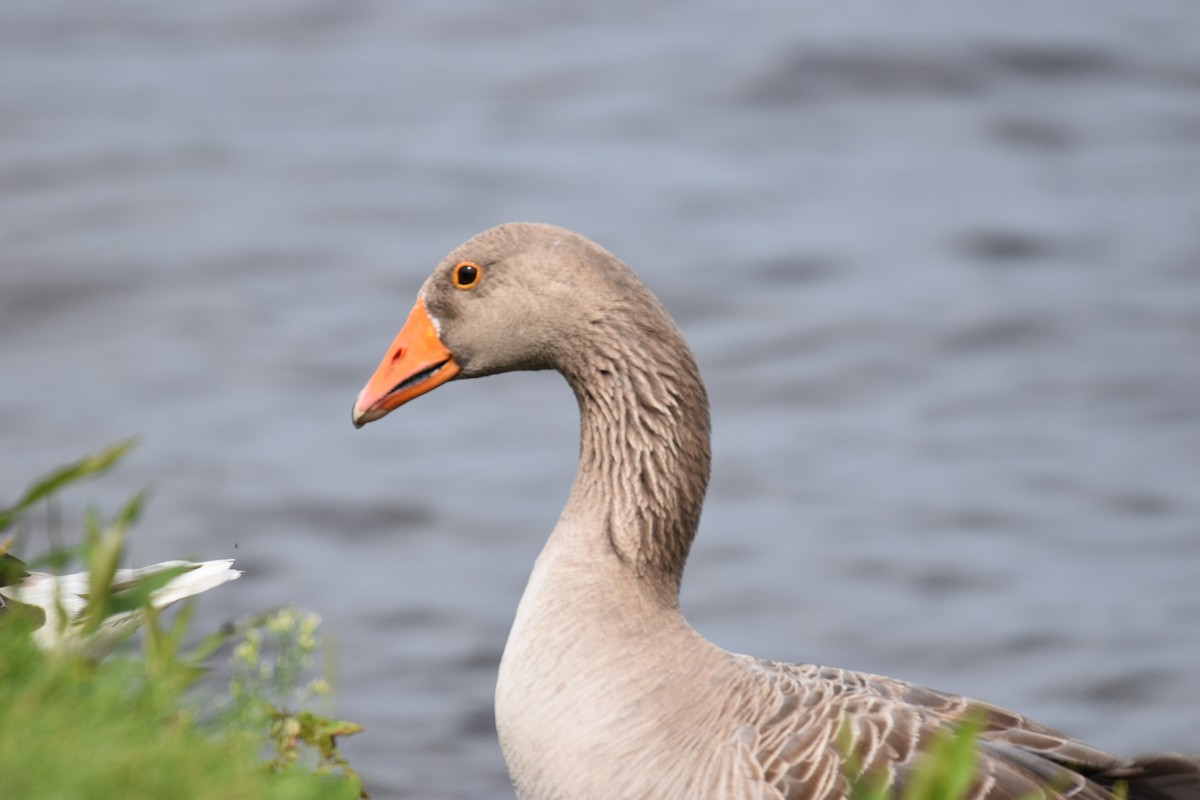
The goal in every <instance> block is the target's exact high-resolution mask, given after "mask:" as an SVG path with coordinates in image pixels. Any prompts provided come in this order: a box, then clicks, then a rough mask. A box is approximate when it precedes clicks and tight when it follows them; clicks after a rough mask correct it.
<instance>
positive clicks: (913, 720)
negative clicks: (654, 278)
mask: <svg viewBox="0 0 1200 800" xmlns="http://www.w3.org/2000/svg"><path fill="white" fill-rule="evenodd" d="M529 369H555V370H557V371H559V372H560V373H562V375H563V376H564V377H565V378H566V380H567V382H568V383H569V384H570V386H571V388H572V390H573V391H574V393H575V396H576V399H577V400H578V403H579V409H580V430H581V436H580V461H579V470H578V473H577V475H576V478H575V482H574V484H573V486H572V489H571V495H570V498H569V500H568V502H567V505H566V508H565V509H564V510H563V513H562V516H561V518H560V519H559V522H558V524H557V525H556V526H555V528H554V530H553V532H552V533H551V534H550V537H549V539H548V541H547V542H546V545H545V547H544V549H543V550H542V553H541V555H540V556H539V557H538V560H537V563H536V564H535V566H534V568H533V572H532V575H531V576H530V579H529V583H528V585H527V587H526V589H525V593H524V595H523V596H522V598H521V602H520V605H519V607H518V609H517V613H516V619H515V621H514V623H513V627H512V631H511V633H510V635H509V639H508V643H507V645H506V647H505V650H504V656H503V658H502V660H501V664H500V672H499V677H498V681H497V686H496V726H497V730H498V731H499V735H500V744H501V747H502V749H503V752H504V757H505V760H506V762H507V765H508V768H509V773H510V775H511V777H512V780H513V785H514V787H515V789H516V793H517V796H518V797H520V798H522V799H523V800H554V799H557V798H584V799H587V798H658V799H659V800H668V799H669V798H680V800H683V799H684V798H689V799H692V800H694V799H696V798H731V799H732V798H738V799H741V798H746V799H749V798H776V799H778V800H783V799H784V798H786V799H787V800H800V799H801V798H813V799H814V800H816V799H817V798H828V799H830V800H834V799H837V800H840V799H841V798H845V797H847V796H848V793H849V790H850V783H849V780H848V778H847V776H846V771H845V769H844V760H845V758H844V753H845V750H846V748H845V743H844V742H843V743H842V744H841V745H839V741H838V736H839V730H842V729H843V728H844V730H845V731H847V732H848V733H849V736H850V745H849V747H850V750H851V751H852V752H853V753H854V754H855V756H856V757H857V759H858V760H859V763H860V764H861V765H862V767H863V768H864V770H865V771H866V772H867V773H868V774H870V775H877V774H885V775H887V776H888V777H889V778H890V779H891V780H892V781H893V783H894V784H895V785H896V786H902V785H904V783H905V781H906V779H907V777H908V776H909V775H910V774H911V771H912V769H913V768H914V766H915V765H916V763H917V761H918V760H919V757H920V754H921V753H922V752H923V750H924V749H925V747H927V745H928V743H929V742H930V741H931V737H933V736H934V735H935V733H937V732H939V731H944V730H947V729H953V728H954V727H956V726H957V725H959V724H960V723H961V722H962V721H963V720H964V719H966V718H974V717H978V718H982V719H983V725H984V728H983V733H982V734H981V745H980V753H979V759H978V762H977V767H976V775H975V779H974V782H973V784H972V787H971V791H970V796H971V797H972V798H984V797H987V798H1019V797H1025V796H1029V795H1031V794H1036V793H1039V792H1040V793H1042V794H1044V795H1045V796H1047V797H1078V798H1088V799H1089V800H1107V799H1108V798H1112V797H1114V794H1113V791H1114V788H1113V787H1114V784H1115V783H1116V782H1117V781H1126V782H1127V783H1128V786H1129V796H1130V797H1131V798H1138V799H1141V798H1144V799H1145V800H1184V799H1185V798H1186V799H1187V800H1200V765H1198V764H1197V763H1196V762H1195V761H1194V760H1191V759H1188V758H1184V757H1182V756H1170V755H1163V756H1149V757H1144V758H1141V759H1133V760H1127V759H1121V758H1118V757H1115V756H1112V755H1109V754H1107V753H1104V752H1101V751H1099V750H1096V749H1094V748H1092V747H1089V746H1087V745H1085V744H1083V743H1081V742H1078V741H1075V740H1073V739H1071V738H1070V737H1067V736H1065V735H1063V734H1060V733H1058V732H1056V731H1053V730H1051V729H1049V728H1046V727H1044V726H1042V725H1039V724H1037V723H1036V722H1033V721H1031V720H1028V719H1026V718H1024V717H1022V716H1020V715H1018V714H1014V713H1012V712H1009V711H1005V710H1004V709H1001V708H997V707H995V706H991V705H988V704H986V703H981V702H978V701H974V700H970V699H968V698H965V697H961V696H957V695H951V694H946V693H942V692H936V691H933V690H930V689H925V688H922V687H919V686H915V685H911V684H908V683H905V682H903V681H898V680H893V679H890V678H885V677H881V676H878V675H870V674H865V673H859V672H851V671H846V670H840V669H833V668H826V667H819V666H813V665H806V664H783V663H777V662H770V661H764V660H761V659H756V658H752V657H749V656H744V655H738V654H734V653H730V652H727V651H725V650H722V649H721V648H719V647H717V646H716V645H714V644H712V643H710V642H708V641H707V640H705V639H704V638H703V637H701V636H700V635H699V634H698V633H697V632H696V631H695V630H693V629H692V627H691V626H690V625H689V624H688V623H687V621H686V620H685V619H684V617H683V615H682V613H681V612H680V609H679V585H680V579H681V577H682V574H683V566H684V562H685V561H686V559H687V555H688V550H689V548H690V546H691V542H692V539H693V537H694V535H695V532H696V526H697V524H698V521H699V516H700V508H701V504H702V502H703V499H704V493H705V489H706V487H707V482H708V473H709V413H708V401H707V398H706V395H705V390H704V385H703V383H702V382H701V379H700V375H699V370H698V369H697V366H696V362H695V359H694V358H693V356H692V354H691V351H690V350H689V349H688V347H687V344H686V343H685V342H684V340H683V338H682V335H681V334H680V332H679V330H678V328H677V327H676V325H675V324H674V322H673V321H672V320H671V318H670V316H669V315H668V313H667V312H666V310H665V309H664V308H663V307H662V305H661V304H660V303H659V302H658V300H657V299H656V298H655V297H654V296H653V294H651V292H650V291H649V289H647V288H646V287H645V285H644V284H643V283H642V282H641V281H640V280H639V279H638V278H637V277H636V276H634V274H633V273H632V272H631V271H630V270H629V269H628V268H627V267H626V266H625V265H624V264H623V263H621V261H620V260H619V259H617V258H616V256H614V255H612V254H611V253H609V252H608V251H607V250H604V249H603V248H601V247H600V246H599V245H597V244H595V243H593V242H591V241H589V240H588V239H586V238H584V237H582V236H580V235H579V234H576V233H572V232H570V231H567V230H564V229H562V228H557V227H553V226H549V225H541V224H533V223H511V224H508V225H502V226H499V227H497V228H493V229H491V230H488V231H485V232H483V233H481V234H479V235H478V236H476V237H475V238H473V239H471V240H469V241H468V242H466V243H465V244H463V245H461V246H460V247H458V248H457V249H456V250H454V251H453V252H451V253H450V254H449V255H448V256H446V258H445V259H444V260H443V261H442V262H441V263H440V264H439V265H438V267H437V268H436V269H435V270H434V272H433V274H432V275H431V276H430V277H429V279H428V280H427V281H426V282H425V284H424V286H423V287H422V288H421V290H420V293H419V295H418V299H417V303H416V305H415V306H414V308H413V311H412V313H411V314H410V316H409V319H408V322H407V323H406V324H405V326H404V327H403V329H402V330H401V331H400V334H399V335H398V336H397V337H396V339H395V341H394V342H393V344H392V346H391V347H389V348H388V350H387V352H386V353H385V355H384V358H383V360H382V362H381V363H380V365H379V368H378V369H377V371H376V372H375V374H374V375H373V376H372V377H371V379H370V380H369V381H368V383H367V384H366V386H365V387H364V388H363V390H362V392H361V393H360V394H359V396H358V398H357V400H356V402H355V406H354V412H353V413H354V422H355V425H356V426H360V427H361V426H362V425H364V424H366V423H367V422H371V421H373V420H376V419H379V418H380V417H382V416H384V415H385V414H387V413H389V412H390V411H392V410H394V409H395V408H397V407H399V406H400V405H402V404H404V403H406V402H408V401H409V400H411V399H413V398H415V397H417V396H419V395H421V394H424V393H426V392H428V391H430V390H432V389H434V388H436V387H437V386H439V385H441V384H442V383H445V382H447V381H449V380H452V379H455V378H470V377H480V376H484V375H489V374H494V373H498V372H505V371H511V370H529Z"/></svg>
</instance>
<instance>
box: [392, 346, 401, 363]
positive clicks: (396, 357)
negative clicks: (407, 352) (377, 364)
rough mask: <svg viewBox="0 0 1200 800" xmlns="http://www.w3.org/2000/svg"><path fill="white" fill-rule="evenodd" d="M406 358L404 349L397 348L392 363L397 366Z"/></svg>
mask: <svg viewBox="0 0 1200 800" xmlns="http://www.w3.org/2000/svg"><path fill="white" fill-rule="evenodd" d="M402 358H404V348H403V347H397V348H396V352H394V353H392V363H393V364H395V363H396V362H397V361H399V360H400V359H402Z"/></svg>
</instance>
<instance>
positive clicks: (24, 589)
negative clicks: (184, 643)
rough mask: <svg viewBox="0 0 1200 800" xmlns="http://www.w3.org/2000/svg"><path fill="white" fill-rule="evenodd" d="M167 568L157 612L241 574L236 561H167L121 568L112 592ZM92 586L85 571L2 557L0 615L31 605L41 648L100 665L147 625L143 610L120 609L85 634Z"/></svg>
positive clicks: (156, 595)
mask: <svg viewBox="0 0 1200 800" xmlns="http://www.w3.org/2000/svg"><path fill="white" fill-rule="evenodd" d="M168 570H170V571H172V572H173V573H175V574H174V575H173V576H172V577H171V578H170V579H169V580H168V581H167V582H166V583H165V584H163V585H162V586H160V587H158V588H157V589H155V590H154V591H152V592H151V593H150V598H149V599H150V604H151V605H152V606H153V607H154V608H155V609H156V610H159V611H161V610H162V609H164V608H166V607H167V606H169V605H171V604H173V603H177V602H179V601H180V600H183V599H186V598H188V597H191V596H193V595H197V594H200V593H201V592H206V591H208V590H209V589H214V588H216V587H217V586H220V585H221V584H223V583H227V582H229V581H232V580H234V579H236V578H238V577H240V576H241V574H242V573H241V572H240V571H238V570H236V569H233V560H232V559H221V560H217V561H200V562H193V561H179V560H176V561H163V562H161V563H158V564H151V565H150V566H146V567H139V568H136V569H118V570H117V571H116V572H115V573H114V575H113V579H112V582H111V584H110V586H111V591H112V593H113V595H114V596H120V593H122V592H126V591H129V590H130V589H133V588H134V587H135V586H137V584H138V583H139V582H141V581H144V580H147V579H153V577H154V576H156V575H160V574H161V573H164V572H167V571H168ZM90 583H91V578H90V575H89V574H88V573H87V572H76V573H71V574H69V575H52V574H50V573H48V572H29V571H28V570H26V569H25V565H24V563H22V562H21V560H20V559H18V558H16V557H14V556H11V555H8V554H7V553H5V554H3V555H0V611H3V610H5V606H7V605H11V604H14V603H15V604H21V605H24V606H28V607H30V608H31V609H32V613H33V614H35V615H36V616H37V617H38V618H40V622H41V624H40V625H38V626H37V628H36V629H35V630H34V631H33V639H34V642H36V643H37V645H38V646H39V647H41V648H42V649H43V650H66V649H70V650H74V651H76V652H79V653H81V654H82V655H84V656H85V657H87V658H90V659H92V660H94V661H99V660H100V659H102V658H104V657H105V656H107V655H109V654H110V653H112V651H113V650H115V649H116V648H117V645H119V644H120V643H121V642H122V641H123V640H124V639H125V638H126V637H128V636H129V635H130V634H132V633H133V632H134V631H135V630H136V629H137V628H138V626H139V625H141V624H142V623H143V622H145V612H144V611H142V610H141V609H133V610H131V611H120V612H118V613H116V614H112V615H111V616H109V617H106V618H105V619H104V620H103V621H102V622H101V623H100V625H99V627H98V628H96V630H94V631H92V632H90V633H85V632H84V623H83V614H84V611H85V610H86V608H87V598H88V595H89V586H90Z"/></svg>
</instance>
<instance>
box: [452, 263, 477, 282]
mask: <svg viewBox="0 0 1200 800" xmlns="http://www.w3.org/2000/svg"><path fill="white" fill-rule="evenodd" d="M482 277H483V267H481V266H479V265H478V264H473V263H471V262H470V261H463V262H460V263H459V265H458V266H456V267H455V268H454V285H455V286H456V287H457V288H459V289H474V288H475V287H476V286H477V285H478V284H479V279H480V278H482Z"/></svg>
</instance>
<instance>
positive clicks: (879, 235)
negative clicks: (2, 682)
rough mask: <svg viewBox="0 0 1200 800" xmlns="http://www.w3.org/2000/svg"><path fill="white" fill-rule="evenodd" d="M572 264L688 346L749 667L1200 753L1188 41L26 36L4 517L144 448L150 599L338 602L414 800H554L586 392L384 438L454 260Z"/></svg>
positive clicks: (690, 25) (130, 18)
mask: <svg viewBox="0 0 1200 800" xmlns="http://www.w3.org/2000/svg"><path fill="white" fill-rule="evenodd" d="M509 219H538V220H544V221H549V222H556V223H559V224H563V225H566V226H568V227H572V228H576V229H578V230H580V231H582V232H584V233H586V234H588V235H589V236H591V237H592V238H594V239H596V240H598V241H599V242H601V243H602V244H604V245H606V246H608V247H609V248H610V249H612V250H614V251H616V252H617V253H618V254H620V255H621V256H622V257H623V258H624V259H625V260H626V261H627V262H628V263H629V264H630V265H631V266H633V267H634V268H635V269H636V270H637V271H638V272H639V273H641V274H642V275H643V277H644V278H645V279H646V280H647V282H648V283H649V284H650V285H651V287H652V288H653V289H654V290H655V291H656V292H658V293H659V295H660V296H661V297H662V298H663V300H664V302H665V303H666V305H667V306H668V308H669V309H671V310H672V312H673V313H674V314H675V315H676V317H677V319H678V320H679V322H680V324H681V326H682V327H683V329H684V331H685V333H686V334H687V336H688V338H689V340H690V341H691V342H692V344H693V346H694V348H695V350H696V353H697V356H698V358H699V361H700V363H701V366H702V367H703V369H704V372H705V375H706V377H707V380H708V384H709V388H710V393H711V397H712V401H713V411H714V426H715V457H716V464H715V472H714V476H713V485H712V491H711V493H710V498H709V503H708V505H707V508H706V512H705V517H704V521H703V524H702V529H701V531H700V538H699V540H698V542H697V545H696V548H695V550H694V557H693V560H692V562H691V564H690V566H689V570H688V573H687V576H686V579H685V587H686V588H685V592H684V607H685V610H686V611H687V613H688V615H689V617H690V619H691V620H692V621H693V623H694V624H695V625H696V626H697V627H698V628H699V629H700V630H701V631H703V632H704V633H706V634H707V635H709V636H710V637H712V638H713V639H715V640H716V641H718V642H719V643H721V644H723V645H725V646H727V647H730V648H732V649H735V650H740V651H749V652H754V653H755V654H758V655H764V656H771V657H775V658H781V659H790V660H805V661H817V662H822V663H831V664H837V665H841V666H849V667H856V668H861V669H868V670H871V671H876V672H883V673H886V674H890V675H895V676H897V677H904V678H908V679H911V680H914V681H918V682H921V683H926V684H929V685H933V686H937V687H940V688H944V689H949V690H955V691H962V692H967V693H970V694H973V695H976V696H979V697H983V698H986V699H989V700H992V701H994V702H998V703H1001V704H1004V705H1008V706H1011V707H1014V708H1017V709H1019V710H1021V711H1023V712H1026V713H1029V714H1031V715H1034V716H1036V717H1038V718H1040V719H1042V720H1043V721H1045V722H1048V723H1050V724H1052V725H1055V726H1058V727H1062V728H1065V729H1067V730H1069V731H1071V732H1073V733H1076V734H1078V735H1080V736H1081V737H1084V738H1086V739H1088V740H1090V741H1092V742H1094V743H1096V744H1098V745H1101V746H1104V747H1108V748H1113V749H1119V750H1122V751H1136V750H1147V749H1155V748H1168V749H1184V750H1189V749H1190V750H1200V669H1197V665H1198V664H1200V12H1198V11H1197V9H1196V8H1195V7H1193V5H1192V4H1189V3H1175V2H1168V0H1143V1H1142V2H1138V3H1126V2H1116V0H1111V1H1110V2H1100V0H1073V1H1072V2H1061V3H1056V4H1053V5H1051V4H1046V3H1043V2H1041V1H1040V0H1021V1H1020V2H1008V3H1003V4H991V5H990V6H986V7H985V5H984V4H978V3H976V4H964V3H957V2H952V0H943V1H942V2H913V3H899V4H898V3H889V2H884V0H874V1H872V2H867V1H866V0H855V1H854V2H838V3H815V2H802V3H793V2H766V1H764V2H751V3H741V4H734V3H725V4H723V3H715V2H708V3H675V2H658V3H642V2H618V3H609V4H603V5H602V4H595V5H594V7H592V8H585V7H583V6H581V5H570V6H567V5H564V4H561V3H552V2H516V3H506V4H492V3H485V2H479V1H478V0H477V1H476V2H474V3H471V2H466V3H455V4H449V3H448V4H438V5H435V4H431V3H383V2H368V1H367V0H341V1H340V2H336V3H334V2H295V1H293V2H283V1H282V0H277V1H276V2H270V1H268V0H253V1H252V2H245V1H243V2H237V3H234V2H214V3H203V4H195V3H156V2H149V1H148V0H142V1H141V2H132V1H131V2H121V3H118V2H109V1H107V0H105V1H103V2H97V1H96V0H87V2H83V0H74V2H71V1H70V0H62V1H61V2H43V1H42V0H15V2H14V1H13V0H10V1H9V2H6V3H5V4H3V6H0V382H2V383H0V431H2V433H3V438H2V440H0V446H2V447H3V457H2V458H0V502H3V498H12V497H14V496H15V495H16V494H17V492H18V491H19V490H20V488H21V487H22V486H23V485H24V484H25V483H26V481H27V480H28V479H29V478H31V477H32V476H33V475H35V474H37V473H39V472H41V471H44V470H45V469H47V468H49V467H50V466H52V465H54V464H56V463H59V462H62V461H65V460H67V459H69V458H71V457H73V456H75V455H77V454H79V453H80V452H82V451H83V450H87V449H92V448H95V447H97V446H99V445H100V444H102V443H106V442H110V441H113V440H116V439H118V438H120V437H123V436H125V435H128V434H130V433H140V434H142V437H143V444H142V446H141V448H140V449H139V450H138V452H137V455H136V456H135V457H134V459H133V460H132V462H131V463H130V465H129V466H128V468H127V469H126V470H125V471H124V473H123V474H119V475H117V476H115V477H113V478H112V479H109V480H107V481H106V482H105V483H103V484H102V485H101V486H99V487H97V488H96V489H95V492H94V493H95V494H96V495H100V496H109V497H111V496H113V495H115V494H116V493H117V492H119V491H122V490H125V489H130V488H136V487H138V486H141V485H143V484H145V483H147V482H152V483H153V485H154V487H155V496H154V500H153V503H152V505H151V507H150V510H149V513H148V514H147V516H146V518H145V519H144V521H143V524H142V526H141V529H140V531H139V533H138V536H137V539H136V543H135V550H136V555H137V557H138V558H139V560H142V561H146V560H152V559H153V560H157V559H163V558H169V557H176V556H184V555H191V556H199V557H206V558H218V557H236V558H237V559H238V562H239V565H240V566H241V567H242V568H244V569H245V571H246V575H245V577H244V579H243V580H241V581H239V582H238V583H237V584H233V585H231V586H229V587H227V588H224V589H222V590H221V591H219V592H215V593H213V594H212V595H211V596H209V597H207V598H205V601H204V602H203V603H202V604H201V606H202V612H203V614H204V615H206V617H207V618H208V619H209V620H210V621H215V620H219V619H223V618H226V617H230V616H235V615H241V614H245V613H248V612H250V611H253V610H257V609H261V608H263V607H267V606H272V605H277V604H281V603H286V602H295V603H298V604H300V605H303V606H305V607H308V608H311V609H314V610H316V611H319V612H320V613H321V614H322V615H323V616H324V617H325V619H326V621H327V628H328V630H329V631H331V632H332V633H333V634H334V636H335V638H336V640H337V644H338V647H339V652H340V654H341V666H340V672H341V679H340V681H341V690H340V697H339V704H338V708H337V710H338V713H340V714H343V715H344V716H346V717H348V718H350V719H355V720H359V721H362V722H364V723H365V724H366V725H367V727H368V732H367V733H365V734H363V735H362V736H360V737H357V738H356V739H353V740H348V741H347V742H346V745H345V747H346V750H347V751H348V753H349V755H350V757H351V760H352V761H353V762H354V763H355V764H356V765H358V766H359V767H360V769H361V770H362V771H363V772H364V773H365V775H366V777H367V781H368V784H369V786H370V788H371V789H372V790H373V793H374V795H375V796H376V797H377V798H381V799H382V798H396V797H414V798H438V799H448V798H481V797H487V798H499V797H507V796H511V790H510V789H509V788H508V785H507V778H506V775H505V772H504V766H503V762H502V760H501V758H500V753H499V749H498V747H497V745H496V743H495V733H494V729H493V726H492V718H491V692H492V688H493V682H494V676H495V671H496V663H497V661H498V659H499V655H500V652H501V648H502V647H503V642H504V638H505V635H506V632H507V628H508V625H509V622H510V620H511V616H512V613H513V609H514V608H515V606H516V602H517V599H518V597H519V595H520V592H521V589H522V587H523V585H524V581H525V578H526V575H527V573H528V570H529V568H530V565H531V564H532V562H533V559H534V557H535V556H536V554H537V551H538V549H539V547H540V546H541V543H542V541H543V540H544V537H545V535H546V533H547V532H548V531H549V530H550V528H551V526H552V525H553V523H554V520H555V519H556V517H557V513H558V510H559V507H560V506H561V503H562V502H563V500H564V499H565V496H566V491H567V487H568V486H569V483H570V479H571V476H572V473H573V469H574V463H575V462H574V459H575V448H576V441H575V435H576V433H575V425H576V419H575V407H574V402H573V399H572V398H571V396H570V393H569V392H568V391H567V389H566V387H565V385H563V384H562V383H561V381H560V380H559V379H557V377H556V376H552V375H543V374H518V375H510V376H504V377H498V378H491V379H488V380H487V381H476V382H463V383H458V384H454V385H452V386H449V387H445V388H443V389H441V390H439V391H438V392H437V393H435V394H433V395H431V396H429V397H427V398H422V399H421V400H420V401H418V402H416V403H414V404H413V405H412V406H410V407H406V408H405V409H404V410H403V411H402V412H399V413H397V414H394V415H393V416H391V417H389V418H388V419H387V420H386V421H385V422H383V423H380V424H377V425H373V426H371V427H369V428H367V429H365V430H363V431H357V432H356V431H354V430H353V429H352V427H351V426H350V422H349V408H350V404H351V401H352V399H353V398H354V396H355V394H356V393H357V391H358V389H359V388H360V386H361V384H362V383H363V381H364V380H365V379H366V377H367V376H368V375H369V374H370V372H371V371H372V369H373V368H374V366H375V364H376V362H377V360H378V358H379V357H380V355H381V354H382V352H383V349H384V348H385V347H386V346H387V344H388V343H389V342H390V341H391V338H392V336H393V335H394V333H395V331H396V329H397V328H398V327H399V326H400V324H401V323H402V322H403V319H404V316H405V315H406V313H407V311H408V308H409V306H410V305H411V303H412V300H413V296H414V293H415V291H416V289H417V287H418V286H419V285H420V282H421V281H422V280H423V279H424V277H425V275H426V274H427V273H428V271H429V270H430V269H431V268H432V266H433V265H434V264H435V263H436V262H437V260H438V259H440V257H441V256H442V255H443V254H444V253H445V252H446V251H448V250H449V249H450V248H451V247H453V246H454V245H456V244H458V243H459V242H460V241H461V240H463V239H465V238H466V237H467V236H469V235H471V234H473V233H475V232H476V231H478V230H480V229H482V228H485V227H488V226H490V225H493V224H495V223H498V222H502V221H506V220H509Z"/></svg>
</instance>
